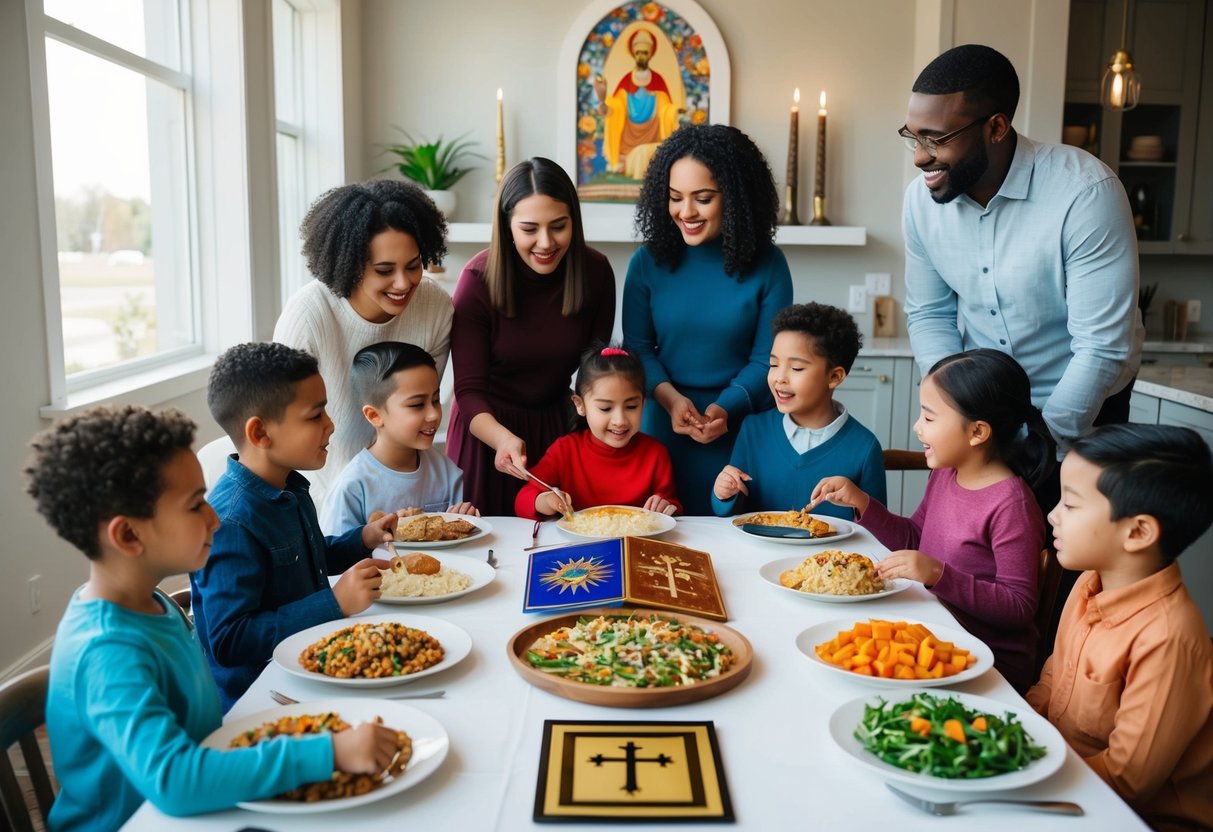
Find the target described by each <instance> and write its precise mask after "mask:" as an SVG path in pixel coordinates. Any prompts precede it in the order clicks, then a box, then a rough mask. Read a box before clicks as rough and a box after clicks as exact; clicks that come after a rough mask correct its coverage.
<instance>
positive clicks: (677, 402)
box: [669, 395, 705, 436]
mask: <svg viewBox="0 0 1213 832" xmlns="http://www.w3.org/2000/svg"><path fill="white" fill-rule="evenodd" d="M669 410H670V428H671V429H672V430H673V431H674V433H681V434H682V435H683V436H692V435H694V432H695V431H696V430H702V429H703V425H704V422H705V419H704V418H703V415H702V414H700V412H699V411H698V410H697V409H696V407H695V403H694V402H693V401H691V400H690V399H688V398H687V397H686V396H681V395H680V396H678V397H677V398H675V399H674V400H673V401H672V402H670V407H669Z"/></svg>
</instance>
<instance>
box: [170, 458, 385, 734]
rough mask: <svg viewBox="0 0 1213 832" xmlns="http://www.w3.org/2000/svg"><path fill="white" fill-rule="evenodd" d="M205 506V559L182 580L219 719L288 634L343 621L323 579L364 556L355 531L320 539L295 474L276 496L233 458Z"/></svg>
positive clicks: (309, 503) (312, 511) (311, 508)
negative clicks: (208, 509)
mask: <svg viewBox="0 0 1213 832" xmlns="http://www.w3.org/2000/svg"><path fill="white" fill-rule="evenodd" d="M207 500H208V501H209V502H210V504H211V505H212V506H214V508H215V512H216V513H217V514H218V515H219V521H220V522H219V528H218V529H216V530H215V536H214V539H213V542H212V543H211V555H210V557H209V558H208V559H207V561H206V565H205V566H204V567H202V569H200V570H198V571H197V572H194V573H193V574H191V575H190V587H191V590H192V595H193V604H194V622H195V624H196V625H197V627H198V636H199V639H200V640H201V642H202V649H203V652H204V653H205V654H206V658H207V661H208V662H209V663H210V666H211V672H212V673H213V674H214V675H215V682H216V683H217V684H218V685H219V697H220V699H221V700H222V702H223V709H224V710H227V709H228V708H230V707H231V706H232V704H233V703H235V701H236V700H237V699H239V698H240V696H241V694H243V693H244V692H245V691H246V690H248V687H249V685H251V684H252V683H253V681H254V680H255V679H256V678H257V675H258V674H259V673H261V671H262V669H263V668H264V667H265V663H266V662H268V661H269V660H270V658H271V656H273V653H274V647H275V646H276V645H277V644H278V642H280V641H282V640H283V639H284V638H286V637H287V636H289V635H292V634H294V633H297V632H299V631H300V630H306V629H307V628H308V627H312V626H314V625H316V624H323V623H324V622H326V621H334V620H336V619H339V618H343V617H344V615H343V613H342V612H341V607H340V605H338V603H337V598H336V596H335V595H333V590H332V588H331V587H330V586H329V580H328V576H329V575H330V574H337V573H339V572H344V571H345V570H346V569H348V568H349V567H351V566H353V565H354V564H355V563H357V562H358V561H359V560H361V559H362V558H364V557H366V556H367V555H368V554H369V553H370V550H369V549H367V548H366V547H365V546H363V545H362V528H361V527H358V528H354V529H350V530H349V531H348V532H346V533H345V534H342V535H339V536H337V537H325V536H323V535H322V534H321V532H320V524H319V522H318V521H317V519H316V507H315V505H313V504H312V498H311V496H310V495H309V494H308V481H307V479H306V478H305V477H304V476H303V475H302V474H299V473H298V472H296V471H292V472H291V473H290V474H289V475H288V476H287V480H286V488H284V489H282V490H279V489H277V488H275V487H273V486H272V485H270V484H269V483H267V482H266V481H265V480H263V479H261V477H259V476H257V475H256V474H254V473H253V472H252V471H250V470H249V469H247V468H245V467H244V466H243V465H241V464H240V462H239V460H237V459H236V456H235V455H232V456H231V457H230V458H229V459H228V462H227V471H225V472H224V474H223V476H222V477H220V478H219V481H218V482H217V483H215V487H214V488H213V489H212V490H211V492H210V494H209V495H207Z"/></svg>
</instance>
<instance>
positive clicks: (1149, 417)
mask: <svg viewBox="0 0 1213 832" xmlns="http://www.w3.org/2000/svg"><path fill="white" fill-rule="evenodd" d="M1158 402H1159V400H1158V398H1157V397H1156V396H1147V395H1146V394H1145V393H1138V392H1136V391H1134V393H1133V394H1132V395H1131V396H1130V397H1129V421H1130V422H1135V423H1137V424H1139V425H1157V424H1158Z"/></svg>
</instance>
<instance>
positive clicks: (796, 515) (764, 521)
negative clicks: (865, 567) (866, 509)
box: [732, 509, 855, 546]
mask: <svg viewBox="0 0 1213 832" xmlns="http://www.w3.org/2000/svg"><path fill="white" fill-rule="evenodd" d="M748 524H753V525H756V526H787V527H789V528H794V529H806V530H808V531H809V532H811V533H812V535H813V536H812V537H767V536H766V535H760V534H754V533H752V532H750V531H747V530H746V529H743V528H742V526H744V525H748ZM732 525H733V528H734V529H736V530H737V531H738V532H740V533H741V534H744V535H745V536H746V537H748V538H750V539H751V540H763V541H766V542H767V543H786V544H791V545H792V546H816V545H820V544H822V543H837V542H838V541H840V540H846V539H847V538H848V537H850V536H851V535H853V534H855V524H854V523H851V522H849V521H847V520H842V519H839V518H837V517H829V516H827V515H824V514H806V513H804V512H803V511H798V510H796V509H793V510H792V511H752V512H750V513H749V514H742V515H741V516H739V517H734V518H733V523H732Z"/></svg>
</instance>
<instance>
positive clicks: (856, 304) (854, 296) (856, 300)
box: [847, 285, 868, 314]
mask: <svg viewBox="0 0 1213 832" xmlns="http://www.w3.org/2000/svg"><path fill="white" fill-rule="evenodd" d="M867 304H868V292H867V290H866V289H864V287H862V286H859V285H855V286H852V287H851V294H850V297H849V299H848V300H847V311H848V312H850V313H852V314H859V313H862V312H866V311H867Z"/></svg>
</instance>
